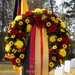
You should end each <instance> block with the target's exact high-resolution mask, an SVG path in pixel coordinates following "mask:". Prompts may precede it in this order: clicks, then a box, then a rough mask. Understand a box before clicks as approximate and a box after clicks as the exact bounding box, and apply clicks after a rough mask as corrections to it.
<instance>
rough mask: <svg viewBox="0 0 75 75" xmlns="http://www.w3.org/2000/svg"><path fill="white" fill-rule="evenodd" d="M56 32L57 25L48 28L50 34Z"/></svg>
mask: <svg viewBox="0 0 75 75" xmlns="http://www.w3.org/2000/svg"><path fill="white" fill-rule="evenodd" d="M56 30H57V25H56V24H53V25H51V26H50V32H55V31H56Z"/></svg>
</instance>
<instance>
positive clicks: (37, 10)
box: [34, 8, 42, 14]
mask: <svg viewBox="0 0 75 75" xmlns="http://www.w3.org/2000/svg"><path fill="white" fill-rule="evenodd" d="M34 13H37V14H39V13H42V10H41V9H40V8H36V9H35V10H34Z"/></svg>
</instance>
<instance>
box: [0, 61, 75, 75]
mask: <svg viewBox="0 0 75 75" xmlns="http://www.w3.org/2000/svg"><path fill="white" fill-rule="evenodd" d="M0 75H20V74H18V73H17V72H15V71H14V70H13V65H12V64H11V63H10V62H9V61H3V62H0ZM50 75H54V70H52V71H51V72H50ZM64 75H75V68H72V69H71V73H65V74H64Z"/></svg>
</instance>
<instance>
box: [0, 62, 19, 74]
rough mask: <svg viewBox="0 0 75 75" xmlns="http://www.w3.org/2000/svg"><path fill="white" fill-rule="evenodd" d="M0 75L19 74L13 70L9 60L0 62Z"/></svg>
mask: <svg viewBox="0 0 75 75" xmlns="http://www.w3.org/2000/svg"><path fill="white" fill-rule="evenodd" d="M0 75H19V74H18V73H17V72H15V71H14V70H13V65H12V64H11V63H10V62H9V61H5V62H0Z"/></svg>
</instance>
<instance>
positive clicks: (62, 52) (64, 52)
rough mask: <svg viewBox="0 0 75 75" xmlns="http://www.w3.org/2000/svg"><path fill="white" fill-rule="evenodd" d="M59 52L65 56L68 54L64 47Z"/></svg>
mask: <svg viewBox="0 0 75 75" xmlns="http://www.w3.org/2000/svg"><path fill="white" fill-rule="evenodd" d="M59 54H60V55H61V56H63V57H65V56H66V50H65V49H64V48H62V49H60V51H59Z"/></svg>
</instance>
